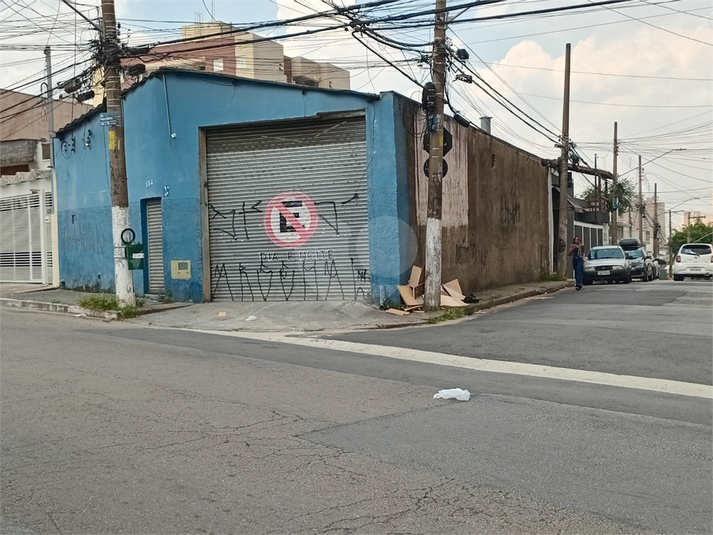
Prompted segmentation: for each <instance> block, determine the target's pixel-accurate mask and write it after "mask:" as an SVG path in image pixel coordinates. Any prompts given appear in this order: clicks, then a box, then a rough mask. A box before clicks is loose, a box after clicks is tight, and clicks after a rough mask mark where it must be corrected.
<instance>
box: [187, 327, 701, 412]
mask: <svg viewBox="0 0 713 535" xmlns="http://www.w3.org/2000/svg"><path fill="white" fill-rule="evenodd" d="M198 332H203V333H208V334H219V335H223V336H234V337H237V338H248V339H251V340H263V341H266V342H280V343H285V344H292V345H298V346H306V347H314V348H319V349H328V350H332V351H347V352H350V353H361V354H365V355H378V356H381V357H388V358H393V359H401V360H411V361H415V362H424V363H427V364H437V365H442V366H455V367H458V368H465V369H469V370H477V371H482V372H492V373H508V374H512V375H526V376H529V377H540V378H542V379H558V380H561V381H577V382H580V383H591V384H597V385H603V386H615V387H619V388H634V389H638V390H650V391H652V392H663V393H666V394H675V395H679V396H689V397H696V398H705V399H713V386H711V385H702V384H697V383H685V382H683V381H671V380H668V379H652V378H649V377H636V376H633V375H617V374H613V373H605V372H593V371H587V370H574V369H571V368H560V367H557V366H543V365H540V364H526V363H521V362H505V361H499V360H490V359H479V358H471V357H460V356H457V355H449V354H447V353H437V352H434V351H423V350H421V349H408V348H402V347H391V346H380V345H372V344H361V343H357V342H345V341H342V340H326V339H322V338H304V337H298V336H291V335H287V334H282V333H256V332H227V331H207V330H201V331H198Z"/></svg>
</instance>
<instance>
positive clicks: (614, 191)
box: [611, 122, 619, 245]
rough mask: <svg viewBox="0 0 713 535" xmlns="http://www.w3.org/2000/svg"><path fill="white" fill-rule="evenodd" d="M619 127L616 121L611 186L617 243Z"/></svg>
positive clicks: (612, 223) (614, 238) (615, 240)
mask: <svg viewBox="0 0 713 535" xmlns="http://www.w3.org/2000/svg"><path fill="white" fill-rule="evenodd" d="M617 128H618V123H616V122H615V123H614V163H613V165H612V176H613V178H612V188H611V196H612V207H613V210H612V213H611V244H612V245H616V244H617V243H618V242H619V228H618V225H619V222H618V216H619V196H618V195H617V192H618V188H617V179H616V164H617V160H618V159H619V158H618V156H619V140H618V139H617Z"/></svg>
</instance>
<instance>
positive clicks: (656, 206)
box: [654, 183, 659, 258]
mask: <svg viewBox="0 0 713 535" xmlns="http://www.w3.org/2000/svg"><path fill="white" fill-rule="evenodd" d="M658 257H659V194H658V184H656V183H654V258H658Z"/></svg>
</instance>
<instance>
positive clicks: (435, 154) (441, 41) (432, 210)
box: [423, 0, 448, 310]
mask: <svg viewBox="0 0 713 535" xmlns="http://www.w3.org/2000/svg"><path fill="white" fill-rule="evenodd" d="M445 9H446V0H436V22H435V27H434V32H433V60H432V61H433V63H432V69H431V76H432V80H433V84H434V85H435V86H436V91H435V93H436V94H435V104H434V107H433V117H432V118H431V121H430V124H429V125H428V130H429V136H430V138H429V142H430V147H429V154H428V158H429V162H428V175H429V176H428V209H427V219H426V281H425V287H424V296H423V297H424V308H425V309H426V310H438V309H440V308H441V258H442V257H441V253H442V243H441V242H442V234H441V211H442V204H443V200H442V194H443V96H444V93H445V86H446V48H445V46H446V24H447V22H446V21H447V20H448V13H447V12H446V11H445Z"/></svg>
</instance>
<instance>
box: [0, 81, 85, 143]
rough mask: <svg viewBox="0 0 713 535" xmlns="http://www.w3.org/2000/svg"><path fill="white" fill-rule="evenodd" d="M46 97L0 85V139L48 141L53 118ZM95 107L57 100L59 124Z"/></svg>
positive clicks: (58, 125)
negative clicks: (49, 113)
mask: <svg viewBox="0 0 713 535" xmlns="http://www.w3.org/2000/svg"><path fill="white" fill-rule="evenodd" d="M45 101H46V99H45V98H43V97H41V96H37V95H30V94H28V93H22V92H19V91H11V90H9V89H0V141H9V140H11V139H43V140H44V142H45V143H48V141H47V140H48V138H49V120H48V115H47V105H46V102H45ZM91 108H92V107H91V106H89V105H87V104H79V103H77V102H70V101H66V100H55V101H54V103H53V110H54V125H55V128H61V127H62V126H64V125H65V124H67V123H68V122H70V121H72V120H74V119H76V118H77V117H79V116H80V115H82V114H84V113H86V112H87V111H89V110H90V109H91Z"/></svg>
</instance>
